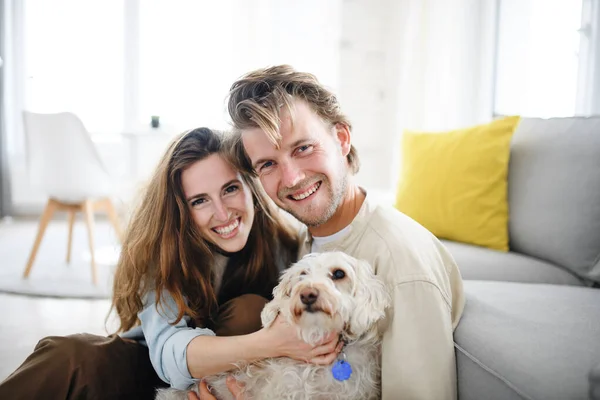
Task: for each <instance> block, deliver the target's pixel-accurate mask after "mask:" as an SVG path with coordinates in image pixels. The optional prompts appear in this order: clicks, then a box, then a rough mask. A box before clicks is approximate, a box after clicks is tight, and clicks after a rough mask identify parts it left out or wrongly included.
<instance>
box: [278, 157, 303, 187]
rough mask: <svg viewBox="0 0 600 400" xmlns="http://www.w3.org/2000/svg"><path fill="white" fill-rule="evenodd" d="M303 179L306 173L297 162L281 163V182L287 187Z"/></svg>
mask: <svg viewBox="0 0 600 400" xmlns="http://www.w3.org/2000/svg"><path fill="white" fill-rule="evenodd" d="M302 179H304V174H303V173H302V171H301V170H300V168H298V167H297V166H296V164H295V163H293V162H286V163H282V164H281V183H282V184H283V185H284V186H285V187H287V188H291V187H294V186H296V184H297V183H298V182H300V181H301V180H302Z"/></svg>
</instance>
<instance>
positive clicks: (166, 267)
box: [111, 128, 297, 332]
mask: <svg viewBox="0 0 600 400" xmlns="http://www.w3.org/2000/svg"><path fill="white" fill-rule="evenodd" d="M211 154H219V155H221V156H223V157H224V158H225V159H226V160H230V159H228V157H230V154H231V153H230V152H229V151H228V144H227V143H226V141H225V137H224V135H223V134H222V133H221V132H217V131H212V130H210V129H208V128H198V129H194V130H192V131H189V132H186V133H184V134H182V135H181V136H180V137H178V138H177V139H176V140H175V141H173V142H172V143H171V145H170V146H169V148H168V150H167V151H166V153H165V155H164V156H163V157H162V159H161V161H160V163H159V165H158V167H157V168H156V170H155V172H154V175H153V177H152V178H151V180H150V183H149V184H148V186H147V188H146V190H145V193H144V194H143V197H142V200H141V203H140V204H139V205H138V207H137V209H136V210H135V212H134V213H133V215H132V217H131V220H130V223H129V226H128V228H127V232H126V234H125V239H124V241H123V246H122V250H121V255H120V258H119V261H118V264H117V268H116V271H115V278H114V283H113V300H112V307H111V310H112V309H113V308H114V309H115V310H116V311H117V314H118V316H119V320H120V326H119V329H118V332H123V331H126V330H128V329H130V328H132V327H133V326H135V325H137V324H138V323H139V320H138V313H139V312H140V311H141V310H142V308H143V307H144V304H143V299H144V296H145V294H146V293H148V292H149V291H150V290H154V291H155V294H156V305H157V307H158V306H159V305H160V304H161V299H162V295H163V293H164V292H168V293H169V294H170V295H171V296H172V297H173V299H174V300H175V303H176V304H177V308H178V315H177V319H176V320H175V321H172V323H177V322H179V320H181V318H182V317H183V316H184V315H188V316H190V317H191V318H192V319H193V320H194V321H196V323H197V324H206V323H207V321H208V320H209V319H210V315H211V313H212V312H213V311H214V310H215V309H217V308H218V304H222V303H223V302H224V301H226V300H228V299H230V298H233V297H235V296H239V295H241V294H244V293H256V294H261V295H263V296H267V297H268V296H270V294H271V291H272V289H273V287H274V286H275V284H276V282H277V278H278V268H277V260H276V258H277V257H276V255H275V254H274V253H273V252H274V251H276V249H281V251H283V252H284V253H286V254H284V257H283V258H284V259H286V260H289V261H290V262H291V261H294V259H295V257H296V254H297V238H296V234H295V232H293V230H292V228H291V226H289V225H288V224H287V223H286V221H285V220H284V219H283V218H282V217H281V216H280V215H279V213H278V211H277V210H276V208H275V206H274V205H273V204H272V202H271V201H270V200H269V199H268V198H267V197H266V195H265V193H264V191H263V190H262V188H261V187H260V185H259V184H258V183H257V181H256V178H253V177H251V176H250V175H248V174H246V173H243V172H242V173H241V175H242V179H243V180H244V182H245V183H246V184H247V185H248V187H249V188H250V190H251V192H252V197H253V200H254V207H255V217H254V223H253V225H252V228H251V230H250V235H249V237H248V242H247V244H246V246H245V247H244V248H243V249H242V250H241V251H240V252H238V253H235V254H233V255H230V258H229V262H228V265H227V267H226V271H225V274H224V276H223V282H222V286H221V287H222V289H221V291H220V293H219V296H218V298H217V294H216V293H215V292H214V289H213V283H212V278H213V271H212V266H213V263H214V257H213V254H214V251H215V250H216V249H215V246H214V245H209V244H208V243H207V242H206V241H205V240H204V239H203V238H202V237H201V236H200V233H199V231H198V229H197V228H196V225H195V224H194V222H193V219H192V217H191V215H190V212H189V208H188V205H187V202H186V201H185V196H184V194H183V188H182V185H181V173H182V172H183V171H184V170H185V169H186V168H188V167H189V166H191V165H192V164H194V163H195V162H197V161H199V160H202V159H204V158H206V157H208V156H210V155H211ZM230 161H231V160H230ZM232 165H233V163H232Z"/></svg>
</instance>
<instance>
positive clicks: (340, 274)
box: [331, 269, 346, 281]
mask: <svg viewBox="0 0 600 400" xmlns="http://www.w3.org/2000/svg"><path fill="white" fill-rule="evenodd" d="M345 276H346V273H345V272H344V271H342V270H341V269H336V270H335V271H333V272H332V273H331V278H332V279H333V280H334V281H337V280H338V279H344V277H345Z"/></svg>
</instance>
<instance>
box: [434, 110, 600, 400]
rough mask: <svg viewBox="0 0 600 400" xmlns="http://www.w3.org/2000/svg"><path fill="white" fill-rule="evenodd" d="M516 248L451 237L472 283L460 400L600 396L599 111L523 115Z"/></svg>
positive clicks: (516, 142) (513, 167)
mask: <svg viewBox="0 0 600 400" xmlns="http://www.w3.org/2000/svg"><path fill="white" fill-rule="evenodd" d="M508 202H509V238H510V251H509V252H508V253H503V252H498V251H494V250H489V249H485V248H481V247H476V246H470V245H467V244H462V243H456V242H450V241H444V243H445V245H446V246H447V247H448V249H449V250H450V252H451V253H452V254H453V256H454V257H455V259H456V261H457V263H458V265H459V267H460V270H461V273H462V275H463V278H464V280H465V282H464V284H465V293H466V301H467V302H466V305H465V311H464V314H463V317H462V320H461V322H460V324H459V326H458V327H457V329H456V332H455V343H456V356H457V368H458V390H459V398H460V399H461V400H481V399H490V400H493V399H503V400H504V399H540V400H542V399H543V400H548V399H557V400H558V399H560V400H565V399H590V398H591V399H600V289H599V288H598V287H599V282H600V118H555V119H548V120H545V119H535V118H524V119H523V120H522V121H521V123H520V124H519V127H518V128H517V130H516V132H515V134H514V137H513V140H512V143H511V158H510V164H509V174H508Z"/></svg>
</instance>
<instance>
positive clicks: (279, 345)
mask: <svg viewBox="0 0 600 400" xmlns="http://www.w3.org/2000/svg"><path fill="white" fill-rule="evenodd" d="M263 331H264V332H263V333H264V337H265V340H266V342H265V343H268V344H269V345H270V346H271V348H272V350H273V351H274V353H275V355H274V356H273V357H290V358H293V359H295V360H299V361H306V362H310V363H313V364H318V365H329V364H331V363H332V362H333V361H335V359H336V358H337V356H338V354H339V353H340V351H342V346H343V343H342V342H340V341H339V333H337V332H331V333H330V334H329V335H327V336H326V337H325V338H324V339H323V340H322V341H321V342H320V343H317V345H316V346H311V345H310V344H308V343H306V342H304V341H303V340H302V339H299V338H298V334H297V332H296V328H295V327H293V326H291V325H289V324H288V323H287V322H285V321H284V319H283V318H282V317H281V316H280V315H279V316H277V318H276V319H275V321H274V322H273V324H272V325H271V326H270V327H269V328H265V329H263Z"/></svg>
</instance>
